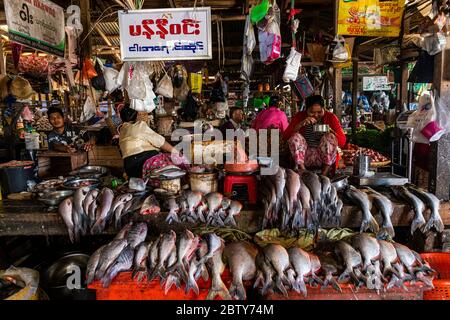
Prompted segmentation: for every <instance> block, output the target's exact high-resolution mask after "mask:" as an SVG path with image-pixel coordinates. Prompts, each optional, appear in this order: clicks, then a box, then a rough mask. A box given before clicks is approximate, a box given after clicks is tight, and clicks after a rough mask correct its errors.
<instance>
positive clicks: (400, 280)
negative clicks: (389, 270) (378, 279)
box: [386, 261, 413, 291]
mask: <svg viewBox="0 0 450 320" xmlns="http://www.w3.org/2000/svg"><path fill="white" fill-rule="evenodd" d="M392 266H393V267H394V270H395V271H396V272H397V274H398V276H397V275H396V274H392V277H391V280H390V281H389V283H388V284H387V285H386V290H389V289H391V288H392V287H394V286H396V287H399V288H403V290H405V291H408V288H407V287H406V286H405V282H406V281H410V280H412V279H413V277H411V276H410V275H408V274H406V273H405V267H404V266H403V265H402V264H401V262H400V261H399V262H396V263H394V264H393V265H392Z"/></svg>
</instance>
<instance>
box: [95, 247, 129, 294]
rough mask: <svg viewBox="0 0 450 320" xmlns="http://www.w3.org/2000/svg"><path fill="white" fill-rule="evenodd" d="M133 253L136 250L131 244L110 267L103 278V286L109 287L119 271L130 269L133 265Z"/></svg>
mask: <svg viewBox="0 0 450 320" xmlns="http://www.w3.org/2000/svg"><path fill="white" fill-rule="evenodd" d="M133 255H134V250H133V248H131V247H130V246H128V247H126V248H125V249H124V250H123V251H122V252H121V253H120V255H119V256H118V257H117V260H116V261H114V263H113V264H112V265H111V266H110V267H109V268H108V270H107V271H106V274H105V276H104V278H103V279H102V285H103V288H107V287H109V285H110V284H111V281H112V279H114V278H115V277H116V275H117V274H118V273H119V272H121V271H127V270H130V268H131V267H132V266H133Z"/></svg>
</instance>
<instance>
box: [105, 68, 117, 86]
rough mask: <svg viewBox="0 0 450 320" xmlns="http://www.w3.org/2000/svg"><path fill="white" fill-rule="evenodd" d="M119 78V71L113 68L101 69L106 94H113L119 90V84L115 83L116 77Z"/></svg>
mask: <svg viewBox="0 0 450 320" xmlns="http://www.w3.org/2000/svg"><path fill="white" fill-rule="evenodd" d="M118 76H119V71H117V70H116V69H113V68H109V67H104V68H103V77H104V78H105V88H106V91H108V92H113V91H115V90H116V89H117V88H119V86H120V85H119V84H118V83H117V82H118V81H117V77H118Z"/></svg>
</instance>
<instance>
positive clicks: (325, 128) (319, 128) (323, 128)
mask: <svg viewBox="0 0 450 320" xmlns="http://www.w3.org/2000/svg"><path fill="white" fill-rule="evenodd" d="M313 130H314V132H322V133H326V132H329V131H330V126H329V125H328V124H315V125H314V126H313Z"/></svg>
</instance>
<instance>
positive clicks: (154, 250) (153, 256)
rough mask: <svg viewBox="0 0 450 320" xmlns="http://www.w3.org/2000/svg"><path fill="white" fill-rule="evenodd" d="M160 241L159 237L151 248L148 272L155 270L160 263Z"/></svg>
mask: <svg viewBox="0 0 450 320" xmlns="http://www.w3.org/2000/svg"><path fill="white" fill-rule="evenodd" d="M160 240H161V237H158V238H157V239H156V240H155V241H153V243H152V245H151V246H150V249H149V251H148V263H149V265H148V270H153V269H154V268H155V267H156V263H157V262H158V249H159V241H160Z"/></svg>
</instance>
